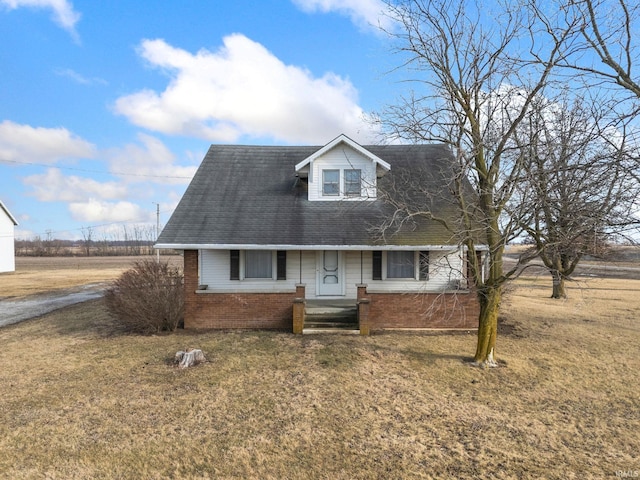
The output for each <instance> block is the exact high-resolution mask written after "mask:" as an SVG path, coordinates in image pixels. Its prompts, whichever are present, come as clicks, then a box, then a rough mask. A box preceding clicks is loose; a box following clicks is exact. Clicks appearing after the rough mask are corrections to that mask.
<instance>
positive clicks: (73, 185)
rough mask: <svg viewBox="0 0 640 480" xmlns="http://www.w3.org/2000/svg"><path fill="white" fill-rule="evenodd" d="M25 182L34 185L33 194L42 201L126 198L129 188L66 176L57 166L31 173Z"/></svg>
mask: <svg viewBox="0 0 640 480" xmlns="http://www.w3.org/2000/svg"><path fill="white" fill-rule="evenodd" d="M24 184H25V185H28V186H31V187H33V195H34V196H35V197H36V198H37V199H38V200H40V201H42V202H78V201H83V200H85V199H87V198H90V197H98V198H103V199H120V198H126V196H127V188H126V187H125V186H124V185H121V184H118V183H116V182H104V183H100V182H97V181H96V180H93V179H91V178H82V177H77V176H75V175H71V176H64V175H63V174H62V173H61V172H60V170H58V169H57V168H50V169H48V170H47V172H46V173H43V174H39V175H31V176H29V177H26V178H25V179H24Z"/></svg>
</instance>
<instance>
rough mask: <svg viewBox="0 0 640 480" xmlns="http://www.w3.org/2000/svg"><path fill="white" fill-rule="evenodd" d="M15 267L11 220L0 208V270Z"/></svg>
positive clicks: (13, 268)
mask: <svg viewBox="0 0 640 480" xmlns="http://www.w3.org/2000/svg"><path fill="white" fill-rule="evenodd" d="M15 269H16V259H15V248H14V225H13V220H11V219H10V218H9V216H8V215H7V214H6V213H5V211H4V210H3V209H2V208H0V272H13V271H15Z"/></svg>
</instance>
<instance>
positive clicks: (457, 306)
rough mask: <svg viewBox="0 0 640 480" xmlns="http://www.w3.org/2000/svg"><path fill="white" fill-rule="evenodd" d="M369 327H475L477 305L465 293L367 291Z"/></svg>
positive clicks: (472, 298) (476, 325) (471, 295)
mask: <svg viewBox="0 0 640 480" xmlns="http://www.w3.org/2000/svg"><path fill="white" fill-rule="evenodd" d="M366 297H367V298H369V300H370V304H369V328H370V329H371V330H381V329H384V328H465V329H466V328H469V329H475V328H478V315H479V313H480V305H479V304H478V299H477V297H476V295H475V293H473V292H469V293H466V292H465V293H456V294H451V293H445V294H438V293H421V294H410V293H406V294H397V293H367V294H366Z"/></svg>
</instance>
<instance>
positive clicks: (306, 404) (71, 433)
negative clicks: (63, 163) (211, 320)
mask: <svg viewBox="0 0 640 480" xmlns="http://www.w3.org/2000/svg"><path fill="white" fill-rule="evenodd" d="M123 267H124V266H123ZM114 268H116V267H114ZM117 268H120V267H117ZM3 280H4V279H3ZM549 293H550V292H549V285H548V282H547V279H546V278H542V277H539V278H524V279H521V280H520V281H518V282H517V284H516V286H515V287H514V288H513V289H511V291H510V292H509V293H508V295H507V297H506V299H505V301H504V309H503V315H502V316H503V319H502V322H501V325H500V334H499V337H498V344H497V356H498V359H499V361H501V362H502V365H503V366H502V367H501V368H498V369H494V370H490V371H483V370H479V369H477V368H473V367H470V366H469V365H468V363H467V360H468V359H469V357H471V356H472V354H473V351H474V348H475V335H474V334H473V333H470V334H455V335H442V334H440V335H428V334H415V333H413V334H401V333H385V334H377V335H372V336H371V337H359V336H318V335H316V336H294V335H292V334H289V333H285V332H208V333H194V332H179V333H178V334H175V335H158V336H150V337H142V336H134V335H124V334H122V333H119V332H118V330H117V329H116V328H115V326H114V325H113V323H112V321H111V319H110V317H109V315H108V314H107V312H106V311H105V309H104V306H103V304H102V302H101V301H99V300H98V301H92V302H88V303H85V304H81V305H76V306H73V307H69V308H65V309H62V310H59V311H57V312H54V313H52V314H49V315H46V316H44V317H42V318H39V319H35V320H30V321H26V322H24V323H21V324H17V325H13V326H9V327H5V328H2V329H0V365H3V368H2V369H0V385H1V386H2V388H0V478H11V479H32V478H33V479H40V478H51V479H67V478H74V479H94V478H98V479H99V478H105V479H106V478H109V479H111V478H120V479H125V478H145V479H147V478H149V479H164V478H176V479H178V478H179V479H187V480H189V479H207V478H216V479H218V478H220V479H274V480H275V479H305V480H306V479H331V480H333V479H336V480H347V479H349V480H351V479H367V480H368V479H385V480H386V479H413V478H423V479H428V478H437V479H439V478H452V479H472V478H495V479H512V478H514V479H516V478H517V479H519V478H545V479H592V478H616V472H639V473H640V453H639V452H640V434H639V432H640V416H639V415H638V412H640V396H639V395H638V379H639V374H638V372H640V320H639V319H640V281H635V280H613V279H606V280H588V281H580V282H574V283H571V284H570V285H569V295H570V298H569V299H568V300H552V299H550V298H548V297H549ZM187 347H195V348H201V349H202V350H203V351H204V353H205V355H206V356H207V358H208V360H209V362H208V363H206V364H204V365H201V366H198V367H196V368H193V369H189V370H186V371H181V370H178V369H176V368H175V367H174V366H173V365H172V364H171V359H172V357H173V356H174V354H175V352H176V351H178V350H182V349H185V348H187Z"/></svg>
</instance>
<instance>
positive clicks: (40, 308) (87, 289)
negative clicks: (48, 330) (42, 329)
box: [0, 283, 105, 327]
mask: <svg viewBox="0 0 640 480" xmlns="http://www.w3.org/2000/svg"><path fill="white" fill-rule="evenodd" d="M104 288H105V284H104V283H95V284H89V285H84V286H82V287H78V288H73V289H68V290H63V291H58V292H51V293H42V294H37V295H31V296H29V297H26V298H22V299H18V300H10V299H6V300H0V327H4V326H6V325H11V324H13V323H18V322H22V321H23V320H28V319H30V318H35V317H39V316H41V315H44V314H45V313H49V312H52V311H54V310H57V309H59V308H62V307H67V306H69V305H73V304H76V303H81V302H86V301H87V300H93V299H94V298H100V297H101V296H102V295H104Z"/></svg>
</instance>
